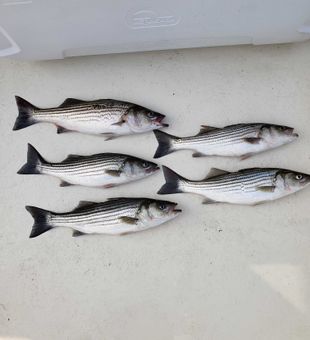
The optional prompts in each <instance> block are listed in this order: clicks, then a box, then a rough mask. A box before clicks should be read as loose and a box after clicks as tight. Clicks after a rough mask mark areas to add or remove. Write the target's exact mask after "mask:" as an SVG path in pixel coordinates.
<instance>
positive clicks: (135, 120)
mask: <svg viewBox="0 0 310 340" xmlns="http://www.w3.org/2000/svg"><path fill="white" fill-rule="evenodd" d="M15 99H16V104H17V107H18V112H19V114H18V117H17V119H16V121H15V125H14V127H13V130H20V129H23V128H26V127H28V126H30V125H33V124H37V123H41V122H46V123H53V124H55V125H56V126H57V133H65V132H70V131H76V132H81V133H86V134H95V135H102V136H105V137H106V140H109V139H113V138H116V137H118V136H122V135H130V134H137V133H143V132H147V131H152V130H154V129H159V128H162V127H166V126H168V124H165V123H163V122H162V121H163V119H164V118H165V115H163V114H161V113H157V112H154V111H152V110H149V109H147V108H145V107H142V106H139V105H136V104H133V103H129V102H123V101H119V100H114V99H99V100H93V101H84V100H79V99H75V98H67V99H66V100H65V101H64V102H63V103H62V104H61V105H59V106H58V107H54V108H47V109H41V108H38V107H36V106H34V105H32V104H31V103H29V102H28V101H26V100H25V99H23V98H21V97H18V96H16V97H15Z"/></svg>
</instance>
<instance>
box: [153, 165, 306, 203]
mask: <svg viewBox="0 0 310 340" xmlns="http://www.w3.org/2000/svg"><path fill="white" fill-rule="evenodd" d="M163 171H164V175H165V179H166V183H165V184H164V185H163V186H162V187H161V189H160V190H159V191H158V194H161V195H166V194H174V193H181V192H187V193H193V194H198V195H202V196H205V197H206V199H205V200H204V201H203V203H204V204H210V203H219V202H223V203H231V204H246V205H255V204H259V203H264V202H266V201H273V200H276V199H278V198H281V197H284V196H287V195H289V194H292V193H294V192H296V191H299V190H301V189H303V188H305V187H306V186H308V185H309V183H310V175H306V174H303V173H300V172H295V171H291V170H284V169H269V168H252V169H243V170H240V171H237V172H228V171H225V170H220V169H215V168H212V169H211V170H210V172H209V174H208V176H207V177H206V178H205V179H204V180H202V181H190V180H188V179H186V178H184V177H181V176H179V175H178V174H177V173H175V172H174V171H172V170H171V169H169V168H167V167H165V166H164V167H163Z"/></svg>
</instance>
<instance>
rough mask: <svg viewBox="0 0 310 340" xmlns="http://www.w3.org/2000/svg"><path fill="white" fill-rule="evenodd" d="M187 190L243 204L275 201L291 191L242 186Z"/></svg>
mask: <svg viewBox="0 0 310 340" xmlns="http://www.w3.org/2000/svg"><path fill="white" fill-rule="evenodd" d="M183 190H184V191H185V192H191V193H195V194H198V195H201V196H204V197H206V198H207V199H208V200H211V201H214V202H219V203H220V202H221V203H230V204H242V205H255V204H259V203H263V202H266V201H273V200H276V199H278V198H281V197H284V196H286V195H288V194H289V193H290V192H288V191H284V190H282V189H277V188H276V189H275V191H274V192H264V191H259V190H255V189H254V188H253V190H251V191H250V190H248V191H245V190H242V187H240V190H238V191H237V190H235V191H227V192H224V191H216V190H208V189H202V188H201V189H199V188H197V189H193V188H190V189H189V188H187V189H185V188H184V189H183Z"/></svg>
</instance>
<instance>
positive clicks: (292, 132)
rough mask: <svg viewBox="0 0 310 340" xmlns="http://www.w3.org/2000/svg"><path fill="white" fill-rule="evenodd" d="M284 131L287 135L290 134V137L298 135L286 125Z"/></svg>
mask: <svg viewBox="0 0 310 340" xmlns="http://www.w3.org/2000/svg"><path fill="white" fill-rule="evenodd" d="M285 132H286V134H287V135H290V136H292V137H295V138H297V137H299V135H298V133H296V132H294V128H291V127H287V128H286V129H285Z"/></svg>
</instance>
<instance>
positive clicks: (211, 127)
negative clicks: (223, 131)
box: [197, 125, 220, 136]
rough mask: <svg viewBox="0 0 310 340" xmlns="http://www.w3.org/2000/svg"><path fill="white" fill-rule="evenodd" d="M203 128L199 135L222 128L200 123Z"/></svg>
mask: <svg viewBox="0 0 310 340" xmlns="http://www.w3.org/2000/svg"><path fill="white" fill-rule="evenodd" d="M200 126H201V129H200V131H199V132H198V134H197V136H198V135H202V134H204V133H207V132H210V131H214V130H220V128H217V127H214V126H208V125H200Z"/></svg>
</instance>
